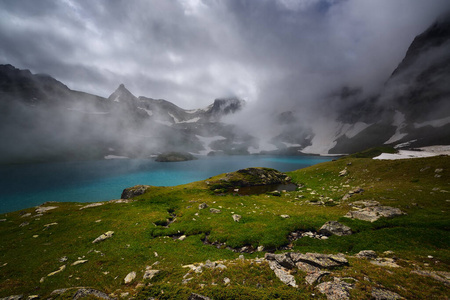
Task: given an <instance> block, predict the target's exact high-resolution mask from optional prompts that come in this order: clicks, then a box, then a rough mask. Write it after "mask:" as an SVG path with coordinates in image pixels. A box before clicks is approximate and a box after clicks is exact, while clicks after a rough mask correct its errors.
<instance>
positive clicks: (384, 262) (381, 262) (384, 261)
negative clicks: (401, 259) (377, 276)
mask: <svg viewBox="0 0 450 300" xmlns="http://www.w3.org/2000/svg"><path fill="white" fill-rule="evenodd" d="M370 263H371V264H373V265H376V266H380V267H390V268H400V266H399V265H397V264H396V263H395V260H394V259H392V258H387V257H383V258H376V259H374V260H371V261H370Z"/></svg>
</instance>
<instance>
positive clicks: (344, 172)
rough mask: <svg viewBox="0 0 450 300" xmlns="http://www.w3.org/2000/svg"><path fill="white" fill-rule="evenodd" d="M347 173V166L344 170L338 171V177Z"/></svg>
mask: <svg viewBox="0 0 450 300" xmlns="http://www.w3.org/2000/svg"><path fill="white" fill-rule="evenodd" d="M347 174H348V170H347V168H345V169H344V170H342V171H340V172H339V177H342V176H345V175H347Z"/></svg>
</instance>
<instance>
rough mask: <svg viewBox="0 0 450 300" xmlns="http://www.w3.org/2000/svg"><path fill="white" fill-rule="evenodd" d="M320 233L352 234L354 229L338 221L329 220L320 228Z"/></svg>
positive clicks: (328, 234)
mask: <svg viewBox="0 0 450 300" xmlns="http://www.w3.org/2000/svg"><path fill="white" fill-rule="evenodd" d="M319 233H321V234H324V235H327V236H330V235H333V234H334V235H337V236H344V235H350V234H352V229H351V228H350V227H348V226H345V225H344V224H341V223H339V222H337V221H328V222H326V223H325V224H323V226H322V227H320V229H319Z"/></svg>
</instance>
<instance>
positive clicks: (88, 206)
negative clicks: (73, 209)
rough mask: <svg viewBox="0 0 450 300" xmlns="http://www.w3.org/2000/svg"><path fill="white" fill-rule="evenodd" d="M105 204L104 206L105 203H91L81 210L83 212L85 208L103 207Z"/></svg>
mask: <svg viewBox="0 0 450 300" xmlns="http://www.w3.org/2000/svg"><path fill="white" fill-rule="evenodd" d="M103 204H104V203H102V202H97V203H91V204H88V205H85V206H83V207H81V208H80V210H83V209H85V208H90V207H97V206H101V205H103Z"/></svg>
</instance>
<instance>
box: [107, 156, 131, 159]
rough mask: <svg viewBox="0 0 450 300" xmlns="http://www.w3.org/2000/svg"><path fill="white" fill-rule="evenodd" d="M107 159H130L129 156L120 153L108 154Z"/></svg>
mask: <svg viewBox="0 0 450 300" xmlns="http://www.w3.org/2000/svg"><path fill="white" fill-rule="evenodd" d="M105 159H129V157H126V156H119V155H106V156H105Z"/></svg>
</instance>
